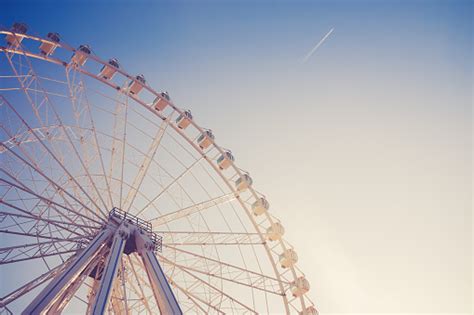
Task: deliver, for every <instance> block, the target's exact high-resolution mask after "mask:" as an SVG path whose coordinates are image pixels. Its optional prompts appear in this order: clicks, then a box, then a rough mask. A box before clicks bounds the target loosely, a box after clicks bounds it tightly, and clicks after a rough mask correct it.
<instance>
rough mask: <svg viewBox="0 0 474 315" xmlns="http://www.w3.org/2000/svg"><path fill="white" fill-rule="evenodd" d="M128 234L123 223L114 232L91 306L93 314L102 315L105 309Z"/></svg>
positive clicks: (128, 230) (127, 229) (128, 231)
mask: <svg viewBox="0 0 474 315" xmlns="http://www.w3.org/2000/svg"><path fill="white" fill-rule="evenodd" d="M129 236H130V229H129V228H128V227H126V226H125V225H121V226H120V227H119V228H118V229H117V231H116V232H115V235H114V238H113V241H112V245H111V247H110V252H109V257H108V258H107V262H106V263H105V269H104V271H103V274H102V278H101V280H100V285H99V288H98V292H97V294H96V295H95V300H94V305H93V307H92V314H93V315H102V314H104V313H105V311H106V309H107V305H108V302H109V297H110V293H111V292H112V287H113V282H114V280H115V279H116V276H117V270H118V266H119V265H120V259H121V258H122V253H123V249H124V247H125V243H126V242H127V239H128V238H129Z"/></svg>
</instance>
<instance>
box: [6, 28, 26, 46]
mask: <svg viewBox="0 0 474 315" xmlns="http://www.w3.org/2000/svg"><path fill="white" fill-rule="evenodd" d="M27 30H28V26H27V25H26V24H25V23H13V26H12V28H11V31H12V32H13V33H15V34H8V35H7V37H6V38H5V40H6V41H7V45H8V46H10V47H11V48H13V49H16V48H18V46H20V43H21V41H22V40H23V36H21V34H26V31H27Z"/></svg>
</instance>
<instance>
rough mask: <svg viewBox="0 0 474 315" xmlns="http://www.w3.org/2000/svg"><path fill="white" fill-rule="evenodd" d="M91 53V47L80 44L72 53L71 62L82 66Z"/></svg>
mask: <svg viewBox="0 0 474 315" xmlns="http://www.w3.org/2000/svg"><path fill="white" fill-rule="evenodd" d="M90 54H91V48H90V47H89V45H81V46H79V48H78V49H77V50H76V51H75V52H74V55H72V58H71V62H72V64H74V65H77V66H83V65H84V64H85V63H86V61H87V58H89V55H90Z"/></svg>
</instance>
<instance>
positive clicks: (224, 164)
mask: <svg viewBox="0 0 474 315" xmlns="http://www.w3.org/2000/svg"><path fill="white" fill-rule="evenodd" d="M233 162H234V156H233V155H232V153H231V152H230V151H224V153H223V154H221V156H219V158H218V159H217V165H218V166H219V168H220V169H221V170H225V169H227V168H228V167H229V166H230V165H231V164H232V163H233Z"/></svg>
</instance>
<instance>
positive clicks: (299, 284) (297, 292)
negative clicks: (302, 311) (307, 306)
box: [290, 276, 309, 297]
mask: <svg viewBox="0 0 474 315" xmlns="http://www.w3.org/2000/svg"><path fill="white" fill-rule="evenodd" d="M290 290H291V293H293V296H294V297H300V296H302V295H303V294H305V293H306V292H308V291H309V282H308V280H306V278H305V277H303V276H301V277H298V278H297V279H296V280H295V281H293V282H292V283H291V288H290Z"/></svg>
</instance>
